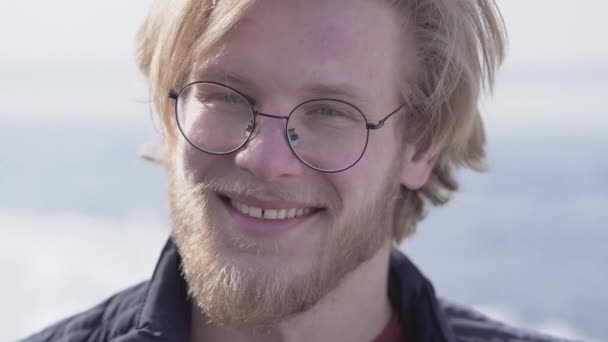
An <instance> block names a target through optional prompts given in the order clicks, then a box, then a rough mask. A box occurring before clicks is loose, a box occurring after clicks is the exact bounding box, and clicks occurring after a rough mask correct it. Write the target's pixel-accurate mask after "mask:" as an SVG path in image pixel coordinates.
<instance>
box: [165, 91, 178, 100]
mask: <svg viewBox="0 0 608 342" xmlns="http://www.w3.org/2000/svg"><path fill="white" fill-rule="evenodd" d="M167 96H169V98H170V99H173V100H177V96H178V94H177V93H176V92H175V91H174V90H171V91H169V94H167Z"/></svg>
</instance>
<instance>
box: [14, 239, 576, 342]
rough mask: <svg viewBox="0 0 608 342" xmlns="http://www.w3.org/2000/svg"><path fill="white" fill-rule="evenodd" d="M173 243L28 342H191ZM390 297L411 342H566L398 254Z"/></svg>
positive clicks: (186, 301) (393, 258)
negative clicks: (139, 277)
mask: <svg viewBox="0 0 608 342" xmlns="http://www.w3.org/2000/svg"><path fill="white" fill-rule="evenodd" d="M180 263H181V259H180V256H179V254H178V252H177V248H176V247H175V244H174V243H173V241H172V240H171V239H169V241H168V242H167V244H166V245H165V247H164V249H163V251H162V253H161V256H160V259H159V261H158V264H157V266H156V269H155V271H154V274H153V276H152V278H151V279H150V280H149V281H146V282H143V283H141V284H138V285H135V286H133V287H130V288H127V289H125V290H123V291H121V292H119V293H117V294H115V295H114V296H112V297H110V298H109V299H107V300H105V301H104V302H102V303H101V304H98V305H97V306H95V307H93V308H91V309H89V310H87V311H84V312H82V313H79V314H77V315H75V316H72V317H70V318H67V319H65V320H63V321H60V322H58V323H56V324H54V325H52V326H50V327H48V328H46V329H45V330H43V331H41V332H39V333H37V334H35V335H32V336H30V337H28V338H26V339H24V340H22V341H24V342H42V341H54V342H188V332H189V325H190V302H189V299H188V295H187V289H186V283H185V281H184V279H183V278H182V276H181V274H180ZM388 291H389V297H390V299H391V301H392V303H393V305H394V306H395V307H396V308H398V309H399V310H400V315H401V318H402V321H403V322H405V324H406V325H407V327H405V326H404V330H405V332H406V334H405V335H406V336H405V338H406V341H408V342H427V341H428V342H457V341H458V342H481V341H489V342H557V341H566V340H563V339H558V338H553V337H549V336H544V335H539V334H536V333H530V332H525V331H521V330H518V329H514V328H512V327H509V326H507V325H504V324H502V323H499V322H496V321H493V320H490V319H489V318H487V317H484V316H483V315H481V314H479V313H477V312H475V311H473V310H471V309H468V308H465V307H463V306H459V305H456V304H453V303H450V302H448V301H445V300H442V299H439V298H437V297H436V296H435V293H434V290H433V287H432V285H431V283H430V282H429V281H428V280H427V279H426V278H425V277H424V276H423V275H422V274H421V273H420V271H419V270H418V269H417V268H416V267H415V266H414V265H413V264H412V263H411V262H410V261H409V259H408V258H407V257H406V256H405V255H403V254H401V253H400V252H399V251H398V250H396V249H395V250H394V251H393V252H392V255H391V260H390V268H389V289H388Z"/></svg>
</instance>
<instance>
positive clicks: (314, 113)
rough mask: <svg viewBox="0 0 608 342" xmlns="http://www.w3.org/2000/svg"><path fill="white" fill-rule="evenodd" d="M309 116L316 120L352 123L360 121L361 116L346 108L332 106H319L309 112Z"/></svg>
mask: <svg viewBox="0 0 608 342" xmlns="http://www.w3.org/2000/svg"><path fill="white" fill-rule="evenodd" d="M307 114H308V116H310V117H313V118H315V119H316V120H323V121H332V122H335V121H339V122H352V121H359V120H360V119H361V118H360V115H357V113H356V112H355V111H354V110H353V109H350V108H348V107H346V106H333V105H331V104H318V105H316V106H314V107H312V108H310V109H309V110H308V111H307Z"/></svg>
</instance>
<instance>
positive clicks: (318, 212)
mask: <svg viewBox="0 0 608 342" xmlns="http://www.w3.org/2000/svg"><path fill="white" fill-rule="evenodd" d="M402 39H403V37H402V36H401V33H400V31H399V28H398V26H397V23H396V18H395V17H393V14H392V13H391V12H390V8H389V7H388V6H385V5H383V4H382V3H380V2H375V1H368V0H354V1H353V0H339V1H326V0H314V1H311V0H301V1H279V0H276V1H275V0H268V1H266V0H265V1H259V2H258V3H256V4H255V5H254V7H252V9H251V10H250V11H249V12H248V13H247V15H246V16H245V17H244V18H243V19H242V20H241V21H240V22H239V23H238V24H237V25H236V26H235V27H234V28H233V29H232V30H231V31H230V32H229V33H228V34H227V35H226V36H225V37H224V38H223V40H222V41H221V44H220V45H219V46H218V47H217V48H216V49H214V50H213V53H211V54H210V55H209V56H200V61H199V63H198V64H197V66H196V70H195V72H194V73H193V75H192V76H191V77H192V78H193V79H194V80H198V81H202V80H205V81H215V82H218V83H223V84H226V83H228V84H227V85H229V86H231V87H233V88H235V89H237V90H239V91H240V92H241V93H243V94H246V95H247V96H249V97H251V98H253V99H254V100H255V102H256V109H257V110H259V111H261V112H264V113H270V114H273V115H279V116H287V115H288V114H289V113H290V112H291V110H292V109H293V108H294V107H295V106H296V105H298V104H299V103H301V102H304V101H307V100H311V99H314V98H322V97H331V98H337V99H339V100H343V101H347V102H350V103H352V104H354V105H355V106H357V107H358V108H360V109H361V110H362V111H363V112H364V113H365V114H366V116H367V119H368V121H369V122H377V121H378V120H380V119H382V118H383V117H384V115H386V114H387V113H389V112H391V111H392V110H393V109H395V108H396V107H398V106H399V105H400V98H399V93H398V88H397V82H396V77H398V76H399V74H400V70H401V63H403V62H402V61H401V60H398V59H399V58H403V56H402V54H400V53H399V52H400V51H402V50H401V49H402ZM237 79H238V80H237ZM331 89H334V90H337V91H336V92H334V91H332V90H331ZM396 122H397V120H394V119H390V120H389V121H387V124H386V126H385V127H384V128H383V129H382V130H379V131H371V132H370V137H369V143H368V146H367V150H366V152H365V154H364V156H363V158H362V159H361V160H360V161H359V162H358V163H357V164H356V165H355V166H354V167H352V168H350V169H348V170H346V171H343V172H339V173H335V174H329V173H321V172H318V171H315V170H313V169H311V168H309V167H307V166H306V165H304V164H303V163H302V162H300V161H299V160H298V159H297V157H296V156H295V155H294V154H293V152H292V151H291V150H290V148H289V146H288V142H287V140H286V137H285V122H284V120H280V119H273V118H266V117H258V118H257V122H256V124H257V128H256V129H257V131H256V132H255V134H254V136H253V137H252V139H251V140H250V141H249V142H248V143H247V145H245V146H244V147H243V148H241V149H240V150H238V151H237V152H235V153H233V154H229V155H224V156H214V155H209V154H205V153H203V152H201V151H199V150H197V149H195V148H194V147H192V146H191V145H190V144H189V143H187V142H186V141H185V140H184V139H179V140H178V142H177V143H176V145H175V146H174V152H175V153H174V155H173V160H172V165H171V169H170V176H171V185H170V204H171V211H172V219H173V223H174V237H175V240H176V242H177V245H178V247H179V250H180V253H181V254H182V257H183V266H184V271H185V275H186V278H187V280H188V284H189V286H190V290H191V294H192V295H193V297H194V299H195V300H196V301H197V302H198V303H199V304H200V306H201V307H202V308H203V309H204V310H205V312H206V314H207V315H209V316H210V317H211V318H212V319H213V320H215V321H219V322H223V323H225V324H228V325H232V326H241V327H254V326H265V325H268V324H273V323H276V322H277V321H279V320H280V319H283V318H284V317H286V316H288V315H292V314H296V313H298V312H301V311H302V310H305V309H307V308H309V307H310V306H312V305H314V304H315V303H316V302H317V301H318V300H319V299H320V298H322V297H323V296H324V295H325V294H326V293H327V292H328V291H330V290H331V289H333V288H335V287H336V286H337V285H338V284H339V282H340V280H341V279H343V278H344V276H345V275H347V274H348V273H349V272H350V271H352V270H353V269H355V268H357V267H358V266H359V265H360V264H361V263H362V262H364V261H366V260H367V259H369V258H370V257H371V256H372V255H373V254H374V253H375V252H376V251H377V250H378V249H379V248H380V247H381V245H382V244H383V243H385V242H387V241H388V240H389V239H390V237H391V236H390V232H391V230H392V227H391V224H392V216H391V214H392V210H393V208H394V197H395V195H396V194H397V192H398V189H399V185H400V181H399V174H400V172H401V161H402V154H403V153H402V151H400V144H399V143H398V141H399V138H398V136H397V134H395V127H394V124H395V123H396ZM216 133H217V132H216ZM244 206H246V209H244V208H243V207H244ZM247 208H248V209H247ZM243 209H244V210H243ZM259 209H261V210H263V211H264V212H266V213H269V212H270V213H272V216H274V215H275V214H276V216H278V217H279V218H278V219H273V220H271V219H267V218H259V217H253V216H259V214H260V211H259ZM256 210H257V214H256V212H255V211H256ZM243 211H247V212H248V214H244V213H243ZM281 212H283V213H281ZM294 213H295V217H293V216H294ZM252 215H253V216H252ZM282 216H287V217H286V218H283V219H281V218H280V217H282Z"/></svg>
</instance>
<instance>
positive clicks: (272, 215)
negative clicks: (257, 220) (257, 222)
mask: <svg viewBox="0 0 608 342" xmlns="http://www.w3.org/2000/svg"><path fill="white" fill-rule="evenodd" d="M277 216H279V213H278V212H277V210H274V209H266V210H264V218H265V219H269V220H276V219H277Z"/></svg>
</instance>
